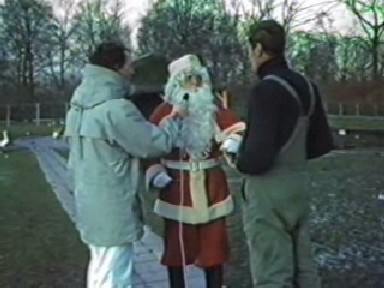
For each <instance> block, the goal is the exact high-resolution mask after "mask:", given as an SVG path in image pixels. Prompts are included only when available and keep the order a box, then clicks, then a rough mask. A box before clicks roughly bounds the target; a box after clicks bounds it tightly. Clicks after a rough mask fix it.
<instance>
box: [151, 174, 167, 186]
mask: <svg viewBox="0 0 384 288" xmlns="http://www.w3.org/2000/svg"><path fill="white" fill-rule="evenodd" d="M171 182H172V178H171V177H169V176H168V174H167V173H166V172H160V173H159V174H157V175H156V176H155V177H154V178H153V182H152V183H153V187H155V188H159V189H163V188H165V187H166V186H167V185H168V184H169V183H171Z"/></svg>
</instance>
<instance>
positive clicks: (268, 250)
mask: <svg viewBox="0 0 384 288" xmlns="http://www.w3.org/2000/svg"><path fill="white" fill-rule="evenodd" d="M264 79H265V80H273V81H276V82H278V83H279V84H280V85H282V86H284V87H285V88H286V89H287V90H288V91H289V92H290V94H291V95H292V97H294V98H295V100H297V103H298V105H299V107H300V116H299V118H298V121H297V124H296V127H295V129H294V131H293V133H292V135H291V137H290V139H289V140H288V141H287V143H286V145H284V146H283V147H282V148H281V150H280V152H279V154H278V156H277V159H276V161H275V166H274V167H273V169H272V170H271V171H269V172H268V173H267V174H265V175H262V176H245V179H244V188H243V193H244V206H243V222H244V231H245V235H246V239H247V243H248V247H249V251H250V266H251V273H252V280H253V283H254V287H256V288H291V287H297V288H298V287H300V288H314V287H316V288H319V287H321V281H320V279H319V277H318V275H317V268H316V265H315V261H314V258H313V256H312V254H311V247H310V246H311V245H310V236H309V229H308V219H309V214H310V197H309V196H310V195H309V194H310V181H309V175H308V169H307V166H308V164H307V155H306V137H307V130H308V123H309V117H310V115H311V114H312V112H313V107H314V104H315V95H314V91H313V86H312V84H310V82H309V81H308V85H309V86H310V89H311V108H310V110H309V113H308V115H305V114H304V110H303V107H302V103H301V101H300V98H299V97H298V95H297V92H296V91H295V90H294V89H293V88H292V87H291V85H290V84H288V83H287V82H286V81H285V80H283V79H281V78H280V77H277V76H272V75H269V76H267V77H265V78H264ZM263 81H264V80H263Z"/></svg>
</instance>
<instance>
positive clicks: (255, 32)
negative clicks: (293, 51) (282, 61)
mask: <svg viewBox="0 0 384 288" xmlns="http://www.w3.org/2000/svg"><path fill="white" fill-rule="evenodd" d="M248 41H249V44H250V45H251V48H252V49H255V48H256V45H257V44H261V47H262V48H263V50H264V51H265V52H266V53H268V54H270V55H272V56H280V55H283V54H284V50H285V42H286V35H285V30H284V27H283V26H282V25H280V24H279V23H278V22H276V21H275V20H263V21H258V22H255V23H254V24H252V25H251V26H250V27H249V30H248Z"/></svg>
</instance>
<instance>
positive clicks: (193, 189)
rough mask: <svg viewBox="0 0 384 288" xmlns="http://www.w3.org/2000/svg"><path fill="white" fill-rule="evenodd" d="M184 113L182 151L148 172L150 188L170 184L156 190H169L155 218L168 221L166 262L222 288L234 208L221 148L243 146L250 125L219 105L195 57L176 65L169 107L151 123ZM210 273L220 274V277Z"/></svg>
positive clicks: (162, 196) (159, 111)
mask: <svg viewBox="0 0 384 288" xmlns="http://www.w3.org/2000/svg"><path fill="white" fill-rule="evenodd" d="M195 76H196V77H197V78H198V80H197V83H194V80H193V79H194V77H195ZM199 79H200V80H199ZM198 82H200V83H198ZM195 86H196V87H195ZM185 95H188V96H189V99H185V98H186V96H185ZM180 107H182V109H186V110H187V111H188V115H187V116H185V117H184V118H183V119H181V120H180V125H181V127H182V128H181V131H182V132H181V133H180V144H179V147H180V148H175V149H173V151H172V152H171V153H169V154H168V155H167V156H165V157H163V158H162V159H160V160H159V161H158V162H157V163H155V164H153V165H152V166H151V167H149V169H148V170H147V181H148V185H150V186H151V187H153V186H156V185H154V184H156V182H159V181H157V180H158V179H157V178H156V177H158V178H161V176H160V177H159V175H163V178H164V177H165V178H167V177H168V179H169V181H165V184H163V185H157V186H164V187H162V189H160V190H159V194H158V195H159V196H158V199H157V200H156V202H155V207H154V211H155V213H157V214H158V215H159V216H161V217H163V218H164V220H165V229H164V248H165V249H164V255H163V257H162V260H161V262H162V264H163V265H166V266H168V267H175V268H177V267H182V266H183V265H189V264H195V265H197V266H199V267H202V268H205V269H206V272H207V285H208V287H221V286H218V282H221V281H222V280H221V278H222V275H221V267H222V265H223V264H224V263H225V262H226V261H227V260H228V257H229V244H228V237H227V230H226V222H225V217H226V216H228V215H229V214H231V212H232V211H233V208H234V204H233V199H232V196H231V195H230V191H229V189H228V184H227V179H226V175H225V172H224V171H223V169H222V167H221V164H222V163H223V159H222V156H223V151H222V149H221V148H222V147H224V146H223V143H226V141H228V139H232V141H233V139H237V140H240V137H241V136H240V134H241V132H242V131H243V130H244V128H245V127H244V126H245V125H244V123H243V122H241V121H240V120H239V118H238V117H236V115H235V114H234V113H233V112H232V111H230V110H228V109H225V108H224V107H218V106H217V105H215V104H214V96H213V94H212V90H211V87H210V82H209V78H208V73H207V71H206V69H205V68H204V67H202V66H201V65H200V63H199V62H198V60H197V59H196V57H195V56H193V55H187V56H184V57H182V58H180V59H178V60H176V61H175V62H173V63H171V65H170V79H169V81H168V83H167V86H166V91H165V103H163V104H161V105H160V106H159V107H158V108H157V109H156V110H155V111H154V113H153V114H152V116H151V117H150V121H152V122H153V123H154V124H157V125H161V123H162V121H163V120H164V119H166V118H167V117H169V115H172V114H174V111H175V109H179V108H180ZM165 175H166V176H165ZM211 268H213V269H214V270H210V269H211ZM171 271H172V270H171ZM209 271H216V276H213V275H214V274H215V272H214V273H210V272H209ZM217 274H220V276H218V275H217ZM171 276H172V275H171ZM210 277H211V278H212V277H213V278H216V280H212V279H211V280H210V279H209V278H210ZM171 278H172V277H171ZM217 278H220V279H219V280H218V279H217ZM171 282H172V279H171ZM213 282H215V283H216V284H213ZM210 283H211V284H210ZM176 285H177V284H174V285H173V287H176ZM178 285H179V286H180V285H181V284H178ZM215 285H216V286H215ZM220 285H221V284H220ZM171 287H172V283H171ZM181 287H182V286H180V288H181Z"/></svg>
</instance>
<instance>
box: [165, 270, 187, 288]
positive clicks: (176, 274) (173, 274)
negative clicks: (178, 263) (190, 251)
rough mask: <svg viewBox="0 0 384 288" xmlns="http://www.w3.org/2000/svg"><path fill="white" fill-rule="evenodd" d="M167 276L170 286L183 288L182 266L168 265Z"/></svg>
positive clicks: (171, 287)
mask: <svg viewBox="0 0 384 288" xmlns="http://www.w3.org/2000/svg"><path fill="white" fill-rule="evenodd" d="M168 277H169V287H170V288H185V283H184V268H183V267H168Z"/></svg>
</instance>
